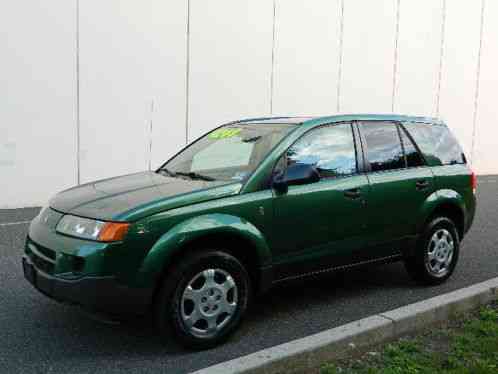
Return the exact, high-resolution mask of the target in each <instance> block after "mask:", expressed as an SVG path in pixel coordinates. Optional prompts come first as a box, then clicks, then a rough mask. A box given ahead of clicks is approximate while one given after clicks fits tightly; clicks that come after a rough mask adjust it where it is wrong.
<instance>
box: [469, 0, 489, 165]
mask: <svg viewBox="0 0 498 374" xmlns="http://www.w3.org/2000/svg"><path fill="white" fill-rule="evenodd" d="M485 4H486V0H481V28H480V31H479V52H478V55H477V70H476V84H475V94H474V114H473V118H472V145H471V148H470V163H471V164H474V156H475V137H476V131H477V112H478V110H479V92H480V88H481V56H482V39H483V36H484V18H485Z"/></svg>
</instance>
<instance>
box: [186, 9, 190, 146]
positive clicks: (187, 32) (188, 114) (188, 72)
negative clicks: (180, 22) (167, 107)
mask: <svg viewBox="0 0 498 374" xmlns="http://www.w3.org/2000/svg"><path fill="white" fill-rule="evenodd" d="M190 1H191V0H187V25H186V49H187V50H186V66H185V145H187V144H188V139H189V122H190V5H191V4H190Z"/></svg>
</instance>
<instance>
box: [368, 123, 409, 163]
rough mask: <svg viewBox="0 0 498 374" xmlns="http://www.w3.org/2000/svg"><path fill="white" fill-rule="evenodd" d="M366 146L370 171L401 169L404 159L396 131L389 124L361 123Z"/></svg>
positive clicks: (393, 126) (392, 124)
mask: <svg viewBox="0 0 498 374" xmlns="http://www.w3.org/2000/svg"><path fill="white" fill-rule="evenodd" d="M361 132H362V133H363V136H364V137H365V141H366V143H367V144H366V145H367V159H368V162H369V163H370V167H371V170H372V171H385V170H393V169H402V168H404V167H405V158H404V154H403V149H402V148H401V141H400V139H399V134H398V129H397V128H396V125H395V124H394V123H391V122H369V123H362V125H361Z"/></svg>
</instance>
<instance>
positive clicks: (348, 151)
mask: <svg viewBox="0 0 498 374" xmlns="http://www.w3.org/2000/svg"><path fill="white" fill-rule="evenodd" d="M285 156H286V159H287V165H292V164H296V163H300V164H310V165H313V166H315V167H316V168H317V170H318V171H319V173H320V175H321V176H322V177H324V178H328V177H340V176H346V175H351V174H354V173H356V171H357V166H356V151H355V145H354V138H353V129H352V127H351V124H349V123H343V124H339V125H331V126H325V127H320V128H318V129H315V130H311V131H310V132H308V133H307V134H305V135H304V136H303V137H302V138H301V139H299V140H298V141H297V142H296V143H294V145H293V146H292V147H290V148H289V149H288V151H287V154H286V155H285Z"/></svg>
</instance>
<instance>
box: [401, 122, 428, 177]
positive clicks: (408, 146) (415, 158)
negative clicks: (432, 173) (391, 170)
mask: <svg viewBox="0 0 498 374" xmlns="http://www.w3.org/2000/svg"><path fill="white" fill-rule="evenodd" d="M399 130H400V131H399V132H400V134H401V141H402V142H403V148H404V150H405V156H406V165H407V167H409V168H414V167H417V166H424V165H425V162H424V158H423V157H422V155H421V154H420V153H419V151H417V148H416V147H415V145H414V144H413V142H412V141H411V139H410V137H409V136H408V135H407V134H406V132H405V130H404V129H402V128H400V129H399Z"/></svg>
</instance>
